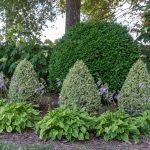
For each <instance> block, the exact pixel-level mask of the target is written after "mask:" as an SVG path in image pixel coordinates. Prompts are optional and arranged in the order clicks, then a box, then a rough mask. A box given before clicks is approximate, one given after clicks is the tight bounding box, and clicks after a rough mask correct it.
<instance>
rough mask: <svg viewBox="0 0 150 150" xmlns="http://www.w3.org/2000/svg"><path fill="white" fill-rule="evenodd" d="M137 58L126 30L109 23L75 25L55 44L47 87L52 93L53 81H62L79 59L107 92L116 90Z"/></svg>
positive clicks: (136, 51) (135, 47)
mask: <svg viewBox="0 0 150 150" xmlns="http://www.w3.org/2000/svg"><path fill="white" fill-rule="evenodd" d="M138 57H139V52H138V46H137V44H136V43H135V42H134V41H133V38H132V37H131V36H130V35H129V33H128V31H127V28H126V27H122V26H121V25H119V24H117V23H113V22H86V23H80V24H77V25H76V26H74V27H73V28H72V29H70V30H69V32H67V33H66V34H65V36H64V37H63V38H62V39H61V40H60V41H59V42H58V43H57V45H56V47H55V48H54V51H53V53H52V55H51V58H50V65H49V82H50V88H51V90H56V78H59V79H60V80H61V81H63V80H64V79H65V77H66V75H67V73H68V71H69V68H70V67H71V66H72V65H73V64H74V63H75V62H76V61H77V59H79V60H83V61H84V62H85V64H86V65H87V66H88V68H89V70H90V72H91V74H92V75H93V77H94V79H95V80H97V79H98V78H101V79H102V81H103V82H104V83H107V84H108V86H109V89H110V90H118V89H120V88H121V87H122V85H123V83H124V80H125V79H126V75H127V74H128V71H129V69H130V68H131V66H132V64H133V63H134V62H135V61H136V60H137V59H138Z"/></svg>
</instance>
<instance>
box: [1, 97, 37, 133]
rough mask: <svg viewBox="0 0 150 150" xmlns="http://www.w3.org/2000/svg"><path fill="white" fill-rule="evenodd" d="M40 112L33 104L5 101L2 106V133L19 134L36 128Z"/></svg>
mask: <svg viewBox="0 0 150 150" xmlns="http://www.w3.org/2000/svg"><path fill="white" fill-rule="evenodd" d="M39 119H40V117H39V111H38V110H36V109H34V108H33V106H32V104H27V103H25V102H12V103H7V101H6V100H5V101H4V100H3V101H2V102H1V105H0V133H2V132H3V131H7V132H13V131H16V132H19V133H21V132H22V131H24V130H25V129H29V128H34V127H35V123H36V122H37V121H39Z"/></svg>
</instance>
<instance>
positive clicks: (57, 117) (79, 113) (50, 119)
mask: <svg viewBox="0 0 150 150" xmlns="http://www.w3.org/2000/svg"><path fill="white" fill-rule="evenodd" d="M93 121H94V117H91V116H90V115H89V114H88V113H87V112H85V111H84V109H80V110H78V109H77V108H76V107H71V108H68V107H67V108H66V107H59V108H56V109H55V110H52V111H49V112H48V114H47V115H46V116H45V117H44V118H43V119H42V120H41V121H40V122H38V123H37V126H36V132H37V133H39V136H40V138H41V139H44V140H48V139H52V140H55V139H59V140H60V139H63V138H65V139H68V140H73V139H78V140H86V139H89V138H90V135H89V129H91V128H92V124H93Z"/></svg>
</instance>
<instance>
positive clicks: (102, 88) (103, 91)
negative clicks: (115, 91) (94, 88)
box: [100, 86, 108, 94]
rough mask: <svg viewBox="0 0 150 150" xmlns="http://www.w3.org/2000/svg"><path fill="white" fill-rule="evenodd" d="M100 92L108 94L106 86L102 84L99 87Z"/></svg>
mask: <svg viewBox="0 0 150 150" xmlns="http://www.w3.org/2000/svg"><path fill="white" fill-rule="evenodd" d="M100 94H108V87H106V86H104V87H101V88H100Z"/></svg>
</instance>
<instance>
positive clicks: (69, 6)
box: [65, 0, 81, 32]
mask: <svg viewBox="0 0 150 150" xmlns="http://www.w3.org/2000/svg"><path fill="white" fill-rule="evenodd" d="M80 8H81V0H66V29H65V30H66V32H67V31H68V30H69V28H70V27H71V26H73V25H75V24H76V23H78V22H80Z"/></svg>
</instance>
